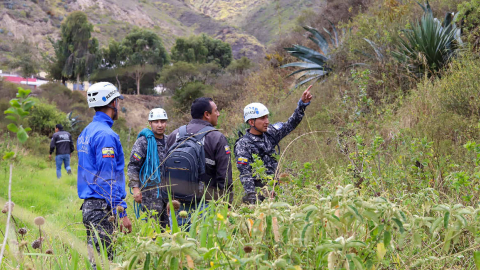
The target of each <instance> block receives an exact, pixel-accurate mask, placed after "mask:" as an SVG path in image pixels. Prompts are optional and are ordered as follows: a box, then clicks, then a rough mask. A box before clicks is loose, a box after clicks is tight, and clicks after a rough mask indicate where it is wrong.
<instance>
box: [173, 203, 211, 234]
mask: <svg viewBox="0 0 480 270" xmlns="http://www.w3.org/2000/svg"><path fill="white" fill-rule="evenodd" d="M167 207H169V204H167ZM207 207H208V203H206V202H204V203H203V204H200V202H195V201H194V202H192V203H181V204H180V208H179V209H178V211H175V217H176V218H177V224H178V227H182V226H184V225H187V224H188V225H187V231H188V230H189V229H190V228H189V227H190V219H191V218H192V213H193V212H195V211H196V210H197V208H199V211H204V210H205V209H207ZM180 211H187V213H188V217H187V218H181V217H180V216H179V215H178V213H180ZM202 214H203V213H202ZM202 214H200V216H202ZM168 221H169V223H170V228H172V216H171V213H170V215H169V216H168Z"/></svg>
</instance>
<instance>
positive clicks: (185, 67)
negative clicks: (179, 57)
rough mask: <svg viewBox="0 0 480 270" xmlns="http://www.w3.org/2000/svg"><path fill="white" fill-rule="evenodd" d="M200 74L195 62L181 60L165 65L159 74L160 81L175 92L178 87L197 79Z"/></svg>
mask: <svg viewBox="0 0 480 270" xmlns="http://www.w3.org/2000/svg"><path fill="white" fill-rule="evenodd" d="M198 74H199V72H198V69H197V67H196V66H195V65H194V64H191V63H187V62H183V61H180V62H177V63H175V64H173V65H171V66H167V67H164V68H163V69H162V72H161V73H160V75H159V77H160V79H159V82H160V83H162V84H163V85H164V86H165V87H166V88H167V89H170V90H171V91H173V92H175V90H176V89H179V88H182V87H184V86H185V85H187V84H188V83H190V82H193V81H195V79H196V77H197V75H198Z"/></svg>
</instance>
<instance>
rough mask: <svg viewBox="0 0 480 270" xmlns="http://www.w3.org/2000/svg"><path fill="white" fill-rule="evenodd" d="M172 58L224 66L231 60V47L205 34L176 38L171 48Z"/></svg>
mask: <svg viewBox="0 0 480 270" xmlns="http://www.w3.org/2000/svg"><path fill="white" fill-rule="evenodd" d="M172 60H174V61H185V62H189V63H198V64H203V63H211V62H215V63H217V64H219V65H220V66H222V67H223V68H226V67H227V66H228V65H230V63H231V62H232V48H231V47H230V44H228V43H226V42H223V41H221V40H219V39H213V38H211V37H209V36H207V35H205V34H201V35H199V36H191V37H189V38H187V39H184V38H178V39H177V40H176V41H175V45H174V46H173V48H172Z"/></svg>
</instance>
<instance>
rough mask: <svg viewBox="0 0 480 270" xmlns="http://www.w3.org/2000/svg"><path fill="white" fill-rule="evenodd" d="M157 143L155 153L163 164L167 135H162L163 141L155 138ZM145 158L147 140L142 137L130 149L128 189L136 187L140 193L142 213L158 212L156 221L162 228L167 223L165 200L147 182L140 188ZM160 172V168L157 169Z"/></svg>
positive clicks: (154, 187)
mask: <svg viewBox="0 0 480 270" xmlns="http://www.w3.org/2000/svg"><path fill="white" fill-rule="evenodd" d="M155 141H156V142H157V151H158V158H159V161H160V164H161V163H162V162H163V160H164V159H165V157H166V155H167V150H168V149H167V148H166V144H165V142H166V141H167V135H164V137H163V139H157V138H155ZM146 156H147V138H145V137H144V136H142V137H140V138H138V139H137V141H135V144H134V145H133V148H132V153H131V154H130V162H129V163H128V169H127V175H128V177H129V180H130V181H129V183H128V186H129V187H130V188H134V187H138V188H140V190H141V192H142V211H149V210H150V211H151V210H155V211H157V212H158V214H157V218H156V219H157V221H159V222H160V223H161V224H162V226H164V227H165V225H166V224H167V222H168V216H167V213H166V208H165V207H166V200H163V199H162V197H161V194H160V193H159V190H158V188H157V187H156V186H154V184H153V183H152V182H151V181H150V180H149V181H148V182H147V184H146V185H145V186H143V187H142V184H141V182H140V176H139V173H140V169H141V168H142V165H143V163H144V162H145V157H146ZM158 169H159V170H160V168H158Z"/></svg>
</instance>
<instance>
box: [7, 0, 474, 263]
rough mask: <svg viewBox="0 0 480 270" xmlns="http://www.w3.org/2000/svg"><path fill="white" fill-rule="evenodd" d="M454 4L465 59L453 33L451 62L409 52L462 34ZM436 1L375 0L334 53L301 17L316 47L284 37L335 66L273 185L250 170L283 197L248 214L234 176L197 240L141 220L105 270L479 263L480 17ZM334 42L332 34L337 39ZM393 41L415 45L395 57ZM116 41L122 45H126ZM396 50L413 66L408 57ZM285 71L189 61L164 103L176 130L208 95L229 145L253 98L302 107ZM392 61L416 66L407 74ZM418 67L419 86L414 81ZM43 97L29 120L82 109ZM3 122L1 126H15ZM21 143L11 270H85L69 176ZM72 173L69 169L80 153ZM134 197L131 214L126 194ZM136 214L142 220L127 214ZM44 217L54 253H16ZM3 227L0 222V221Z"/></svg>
mask: <svg viewBox="0 0 480 270" xmlns="http://www.w3.org/2000/svg"><path fill="white" fill-rule="evenodd" d="M457 4H458V11H460V12H461V17H459V18H463V19H464V22H463V25H464V26H465V27H468V29H470V30H471V31H469V32H467V31H464V32H463V36H462V37H461V38H462V40H465V41H466V44H465V46H464V47H463V50H461V51H458V50H457V48H456V47H455V46H453V45H455V42H454V41H453V39H451V37H452V32H449V34H447V35H445V36H444V37H448V38H446V39H440V40H443V41H445V43H443V44H444V45H446V46H444V49H442V50H441V51H437V53H441V54H442V55H443V56H444V57H441V58H439V57H438V54H435V55H436V56H435V57H434V58H432V59H436V60H432V62H430V60H428V61H426V62H418V61H417V60H418V59H420V58H424V59H425V60H427V59H428V57H429V55H430V54H429V53H430V52H433V51H432V50H431V48H432V47H431V44H430V43H429V44H426V43H420V41H415V42H417V43H418V45H425V46H424V47H425V48H426V49H425V50H423V49H421V47H418V48H416V47H415V46H411V45H412V42H413V41H414V40H415V39H416V37H415V35H416V34H415V33H417V34H418V35H417V37H418V36H420V33H421V35H422V36H423V34H428V36H429V37H432V39H434V38H436V37H439V36H437V35H436V34H433V33H432V32H426V31H423V32H422V31H421V30H422V29H424V28H422V27H424V26H425V27H427V28H428V27H431V29H436V30H438V32H437V33H441V32H442V31H443V33H445V31H446V30H447V29H452V31H453V32H455V33H454V34H455V35H457V34H458V30H459V29H460V26H461V25H462V22H461V19H459V20H458V21H457V22H455V21H454V20H453V21H454V22H453V23H452V22H449V23H444V24H443V25H442V24H441V23H440V22H436V21H435V20H434V19H433V18H434V17H435V16H436V17H439V14H440V15H441V16H443V13H444V12H446V11H456V5H457ZM144 5H149V3H148V2H147V3H144ZM431 6H432V7H433V11H431V10H432V9H427V14H426V15H425V11H424V10H422V8H421V7H420V6H419V5H418V4H417V3H416V2H415V1H396V0H388V1H384V0H374V1H373V2H371V3H370V4H369V5H368V7H365V8H364V9H362V11H361V12H360V13H358V14H357V15H352V16H353V18H352V19H351V20H350V21H348V22H346V23H345V22H344V23H340V24H336V25H337V27H338V28H339V29H338V31H340V28H344V29H352V30H351V34H349V35H347V36H344V41H343V42H342V46H335V45H336V44H335V43H336V42H335V39H334V40H333V42H332V41H331V40H330V38H329V35H328V34H323V33H322V34H321V35H322V36H323V38H324V39H325V40H329V42H328V43H327V44H325V43H322V42H320V41H321V39H320V38H319V35H320V34H319V32H318V31H313V29H322V28H323V27H328V26H329V25H330V24H329V23H328V21H327V22H326V23H325V22H318V21H316V20H313V19H308V18H307V19H308V20H307V19H305V21H309V22H311V23H312V24H311V28H307V33H309V34H311V35H312V36H310V37H311V39H310V40H307V39H305V38H304V37H301V36H295V35H292V36H290V37H288V39H287V40H285V43H286V44H299V45H300V46H303V47H304V48H307V49H308V48H310V47H311V46H313V45H315V44H316V45H317V46H324V48H322V47H320V50H321V52H322V53H320V52H317V51H314V52H312V53H308V54H307V52H310V51H307V50H304V51H303V53H305V56H306V55H308V56H311V57H314V56H316V55H317V54H320V55H323V54H325V53H327V52H328V56H329V57H330V59H329V61H326V62H325V61H324V62H322V65H324V64H326V65H327V66H328V67H330V68H331V71H330V75H329V76H328V77H325V80H323V82H322V84H315V85H314V86H313V88H312V93H313V95H314V99H313V100H312V103H311V104H310V105H309V107H308V108H307V110H306V115H305V118H304V119H303V121H302V123H301V124H300V125H299V126H298V128H297V129H296V130H295V131H293V132H292V134H290V135H289V136H287V137H286V138H285V139H284V140H283V141H282V142H281V144H280V146H281V149H282V152H281V154H280V156H279V157H278V160H279V170H278V174H277V177H276V178H273V177H269V176H264V175H263V176H262V171H263V170H264V168H263V165H262V164H261V162H255V163H254V164H253V166H254V169H255V171H256V172H257V173H258V175H259V177H263V178H264V179H265V180H267V181H268V186H267V190H268V191H270V193H271V192H274V194H275V196H274V197H273V198H269V199H267V200H266V201H265V202H263V203H262V204H259V205H255V206H249V205H244V204H241V197H242V196H243V188H242V186H241V183H240V182H239V181H238V172H237V170H235V169H234V193H235V197H234V202H233V204H232V205H230V204H228V203H227V202H226V200H218V201H214V202H210V206H209V207H208V208H207V210H205V211H204V212H202V213H200V212H198V211H197V212H196V213H195V214H194V215H193V216H194V218H193V222H192V226H191V228H190V229H189V230H186V228H178V226H177V225H176V223H175V222H174V224H173V226H172V228H168V229H167V230H166V231H164V230H162V229H161V228H159V226H158V224H156V223H155V222H154V221H153V220H148V221H144V220H142V217H141V218H140V219H135V220H134V231H133V233H132V234H131V235H123V234H120V233H115V234H114V236H113V237H114V243H115V249H116V251H117V253H116V256H115V258H114V260H113V261H112V262H108V261H107V260H106V258H105V256H104V255H102V254H100V255H99V256H97V261H98V262H99V261H100V260H103V264H98V265H101V267H102V269H109V268H117V269H159V268H160V269H163V268H167V269H368V270H371V269H443V268H445V269H478V268H479V267H480V253H479V252H478V250H479V248H480V244H479V243H480V237H479V231H480V222H479V213H480V208H479V201H480V190H479V183H480V146H479V144H480V125H479V119H478V117H479V116H480V112H479V106H478V104H479V102H480V100H479V90H478V84H479V80H480V79H479V76H478V74H479V73H480V64H479V63H478V60H479V59H478V55H477V49H478V48H477V46H476V45H475V43H474V42H475V40H476V38H475V37H474V35H471V34H472V33H474V32H475V29H477V27H478V26H477V24H476V22H478V21H479V14H480V13H478V12H476V7H477V6H478V5H477V2H476V1H470V2H468V3H467V2H465V1H462V0H456V1H444V0H435V1H432V3H431ZM429 10H430V11H431V12H430V11H429ZM434 12H435V13H434ZM429 14H430V15H429ZM434 14H435V16H434ZM314 15H315V16H319V17H321V16H322V14H315V13H314ZM422 16H424V17H423V19H422V21H420V22H419V23H418V24H417V23H416V21H417V20H418V19H420V18H422ZM452 19H453V18H452ZM422 22H423V23H422ZM470 23H471V24H470ZM403 29H411V30H410V31H406V32H405V31H402V30H403ZM442 29H443V30H442ZM453 29H456V30H453ZM312 31H313V32H312ZM330 33H332V37H334V36H335V34H334V31H331V32H330ZM408 33H411V34H412V36H411V37H412V39H409V38H407V36H408ZM325 37H326V38H325ZM457 37H458V36H457ZM455 40H457V39H456V38H455ZM311 41H312V42H314V43H311ZM449 41H450V42H451V43H450V45H448V43H449ZM285 43H282V44H285ZM112 44H113V43H112ZM399 44H404V45H405V47H407V45H408V46H410V48H411V49H412V50H411V51H410V50H409V51H408V52H407V51H403V52H402V51H401V50H399V49H398V48H399V47H398V46H399ZM437 44H438V43H437ZM114 45H115V46H113V47H112V48H118V47H119V46H121V42H119V43H116V44H114ZM332 45H333V46H332ZM326 46H328V47H326ZM303 47H298V48H303ZM333 47H335V48H334V49H333ZM109 50H110V48H109ZM115 50H116V49H112V52H113V51H115ZM309 50H310V49H309ZM298 51H299V52H300V50H298ZM326 51H327V52H326ZM394 51H396V52H397V53H402V54H403V55H409V57H411V60H408V61H407V62H402V61H400V62H399V59H398V57H395V56H394V55H393V54H392V52H394ZM187 53H188V50H187ZM413 54H417V55H419V54H420V56H419V57H417V58H414V57H413ZM115 55H116V54H115V53H113V54H112V55H110V56H109V57H108V58H105V59H108V60H107V61H108V63H106V64H105V65H106V66H107V68H106V69H114V68H115V67H116V66H118V63H121V61H120V62H119V61H117V60H116V59H114V56H115ZM183 55H184V56H185V54H183ZM191 55H196V54H195V52H192V53H191ZM271 55H272V57H271V59H270V60H272V59H276V60H277V61H278V63H282V64H288V63H289V62H293V61H295V60H294V59H292V58H293V57H288V55H286V56H287V57H283V56H285V53H284V50H283V46H281V45H278V46H275V47H273V49H272V51H271ZM432 55H434V54H432ZM323 56H325V55H323ZM397 56H398V55H397ZM452 56H455V57H452ZM302 57H303V56H302ZM304 58H305V59H307V58H306V57H304ZM172 59H174V57H173V56H172ZM191 59H193V58H191ZM195 59H196V56H195ZM300 59H301V58H300ZM305 59H301V60H303V61H305ZM321 59H323V58H321ZM402 59H403V58H401V59H400V60H402ZM415 59H416V60H415ZM184 60H186V59H184ZM437 60H438V61H439V62H435V61H437ZM440 60H442V61H440ZM310 61H312V62H313V63H316V64H319V63H317V62H315V61H313V60H310ZM115 63H117V64H115ZM278 63H272V62H270V61H265V62H258V63H255V66H254V67H251V64H250V63H249V61H248V60H247V59H241V60H236V61H232V63H231V65H230V66H229V67H227V68H226V69H225V68H224V67H220V66H218V65H216V64H215V63H203V62H198V61H197V60H195V61H192V62H191V63H189V62H186V61H175V62H174V64H172V65H168V66H164V67H163V68H162V70H161V71H159V76H156V77H157V79H158V82H160V83H162V84H163V86H165V87H166V88H167V89H168V90H170V91H167V92H166V93H165V95H166V96H168V97H169V98H170V97H171V98H170V100H171V101H169V102H167V103H166V104H165V105H166V106H165V108H166V109H167V111H168V113H169V117H170V118H171V120H169V129H170V128H175V127H178V126H179V124H180V123H184V122H185V121H187V119H189V117H188V113H186V111H187V110H185V106H186V105H188V103H189V102H190V101H191V100H192V99H193V98H195V97H197V96H199V95H211V96H213V98H214V99H215V102H216V103H217V105H218V106H219V108H220V109H221V115H220V118H219V125H218V128H220V129H222V132H224V133H225V134H226V135H228V137H229V141H230V142H232V143H233V142H234V141H235V139H236V134H235V133H236V131H237V130H243V129H244V126H243V124H242V111H243V107H244V106H245V105H246V104H248V103H250V102H259V101H260V102H262V103H264V104H267V106H268V108H269V110H270V111H271V114H270V122H271V123H275V122H278V121H285V120H286V119H287V118H288V117H289V116H290V115H291V113H292V111H293V110H294V109H295V107H296V103H297V101H298V94H299V90H296V89H292V88H294V87H292V86H293V85H295V81H294V80H293V79H292V78H291V77H288V75H289V73H290V72H288V71H287V70H286V69H281V68H278V66H279V64H278ZM305 63H307V61H306V62H305ZM305 63H304V64H305ZM359 63H362V64H359ZM399 63H400V64H405V65H417V66H415V68H414V69H410V70H409V69H405V68H401V67H400V66H399ZM432 63H435V64H432ZM422 65H423V66H422ZM120 71H121V70H120ZM120 71H119V72H118V73H116V71H115V72H112V73H111V74H110V75H109V76H110V77H111V79H112V80H113V81H116V80H117V79H118V80H119V82H118V83H119V84H120V83H124V81H123V80H124V75H123V73H122V72H120ZM305 71H306V72H307V73H308V72H309V70H305ZM300 72H301V70H300ZM411 72H417V73H422V75H423V76H411ZM428 72H431V73H430V74H434V75H437V76H428V75H429V74H428ZM116 74H118V76H117V75H116ZM307 76H308V75H307ZM116 77H117V78H116ZM154 78H155V77H153V78H150V79H152V80H153V79H154ZM312 81H313V79H312ZM2 85H3V84H2ZM124 85H132V82H127V83H125V84H124ZM125 88H126V89H128V87H123V88H122V89H125ZM48 90H50V91H48ZM0 91H1V94H2V97H5V98H8V100H10V99H12V98H14V94H13V96H12V90H11V89H10V88H7V87H5V88H1V86H0ZM42 91H43V92H41V93H40V94H39V96H40V99H39V101H38V102H40V103H38V104H37V105H36V106H35V107H34V108H33V110H35V109H36V108H37V107H38V108H39V109H42V108H48V109H49V111H50V112H51V111H53V107H52V106H53V105H46V104H42V103H45V101H43V100H47V101H48V102H50V104H56V106H57V108H59V110H61V111H63V112H65V113H66V112H68V111H70V110H67V108H62V107H61V106H62V104H61V102H60V101H61V100H62V99H67V98H68V99H71V100H75V102H76V103H77V104H78V106H79V108H82V107H81V106H84V105H85V101H83V103H82V101H81V97H79V96H75V95H74V94H75V93H73V94H71V95H67V94H66V92H63V91H64V89H63V88H62V87H60V86H58V85H49V86H48V87H47V86H46V87H45V88H44V89H43V90H42ZM49 92H51V93H52V94H48V93H49ZM2 102H3V103H0V106H2V107H1V108H3V109H6V108H8V107H10V103H8V101H5V100H2ZM82 104H83V105H82ZM179 108H181V109H179ZM175 109H179V110H178V111H175ZM129 110H130V109H129ZM87 111H88V110H87V109H85V112H87ZM171 112H173V113H171ZM129 113H133V112H130V111H129ZM85 114H86V113H85ZM85 119H88V118H85ZM29 121H30V120H29ZM0 122H1V124H2V125H5V124H7V122H8V119H3V118H1V119H0ZM114 128H115V130H116V131H118V133H119V134H120V137H121V141H122V143H123V144H124V149H125V152H126V154H128V153H129V151H130V149H131V144H132V140H130V141H128V140H127V138H128V135H130V136H133V137H134V136H135V132H136V131H135V130H134V131H133V132H132V134H128V128H127V126H126V124H125V120H124V119H122V120H121V121H117V122H116V123H115V125H114ZM135 128H136V127H133V129H135ZM16 147H19V148H20V144H18V143H16V142H15V141H14V140H12V139H11V137H10V136H9V135H4V137H2V140H1V144H0V150H1V151H2V152H1V153H2V154H3V153H5V152H9V151H11V150H12V149H15V148H16ZM231 147H232V149H233V145H232V146H231ZM21 149H22V151H21V152H22V153H23V152H25V153H27V154H26V155H19V156H18V158H17V159H16V161H15V162H16V163H15V164H14V165H15V167H14V168H15V169H14V171H13V177H14V179H16V181H13V183H12V200H13V201H14V202H15V203H16V206H15V209H14V210H13V217H14V218H15V220H17V222H18V223H19V224H20V225H18V226H17V225H15V226H16V227H15V230H16V231H18V228H19V227H23V226H24V225H23V224H22V223H26V225H25V226H26V227H27V228H28V229H29V231H28V234H27V235H26V236H25V238H23V236H22V235H16V236H12V237H11V238H10V239H12V240H16V241H17V242H18V245H17V244H15V242H9V243H8V246H7V257H6V268H7V269H10V268H12V269H13V268H15V267H16V266H17V265H18V266H19V268H21V267H23V268H24V269H26V268H28V267H31V268H36V269H39V268H42V267H45V268H47V265H48V268H50V269H76V268H75V267H77V269H89V268H90V264H89V263H88V262H86V261H85V259H86V258H87V256H86V252H85V246H84V242H85V241H84V240H85V234H84V231H83V225H82V224H81V217H80V211H79V210H78V209H79V207H80V203H81V202H80V201H79V200H78V199H77V196H76V191H75V177H68V176H67V177H66V178H64V179H62V180H60V182H55V181H51V180H50V179H51V178H54V175H55V174H54V168H53V164H52V163H48V162H47V160H46V159H45V153H46V151H47V149H48V139H47V138H46V137H45V136H40V135H37V134H31V136H30V138H29V140H27V142H26V143H25V144H24V145H22V146H21ZM18 152H19V153H20V151H18ZM40 153H42V154H43V156H42V155H40ZM73 163H74V164H73V166H74V167H75V164H76V160H75V158H74V161H73ZM232 166H235V162H232ZM0 168H1V169H0V171H4V172H5V173H3V174H0V185H2V186H7V184H6V183H7V179H8V178H7V177H8V175H7V171H8V164H7V162H6V161H2V162H1V163H0ZM17 168H18V169H17ZM32 179H33V180H32ZM2 192H3V193H2V194H0V197H3V198H5V197H6V196H7V193H6V191H5V190H3V191H2ZM127 201H128V204H129V206H130V205H131V203H132V202H133V200H132V198H131V196H129V197H127ZM31 206H35V207H31ZM172 207H173V206H172ZM27 209H28V210H27ZM127 211H128V213H129V214H130V216H133V215H131V212H132V207H129V208H128V209H127ZM35 215H43V216H44V217H45V218H46V220H47V223H46V225H42V227H41V229H42V230H44V235H45V234H46V237H45V238H46V240H45V242H44V243H45V246H44V247H45V248H46V247H49V248H50V247H51V248H52V249H53V251H54V256H50V254H48V255H49V256H47V255H46V254H45V249H44V250H43V251H42V250H35V251H33V250H32V249H30V250H29V251H28V250H27V251H26V249H25V246H24V245H22V241H24V240H25V241H28V244H29V247H30V244H32V242H33V241H34V240H38V237H39V235H38V234H37V231H38V226H34V224H33V218H31V217H32V216H33V217H35ZM6 219H7V217H6V216H0V223H2V222H5V221H6ZM47 224H48V225H47ZM2 227H3V226H2ZM12 228H13V227H12ZM2 232H3V231H2ZM15 237H17V238H15Z"/></svg>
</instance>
